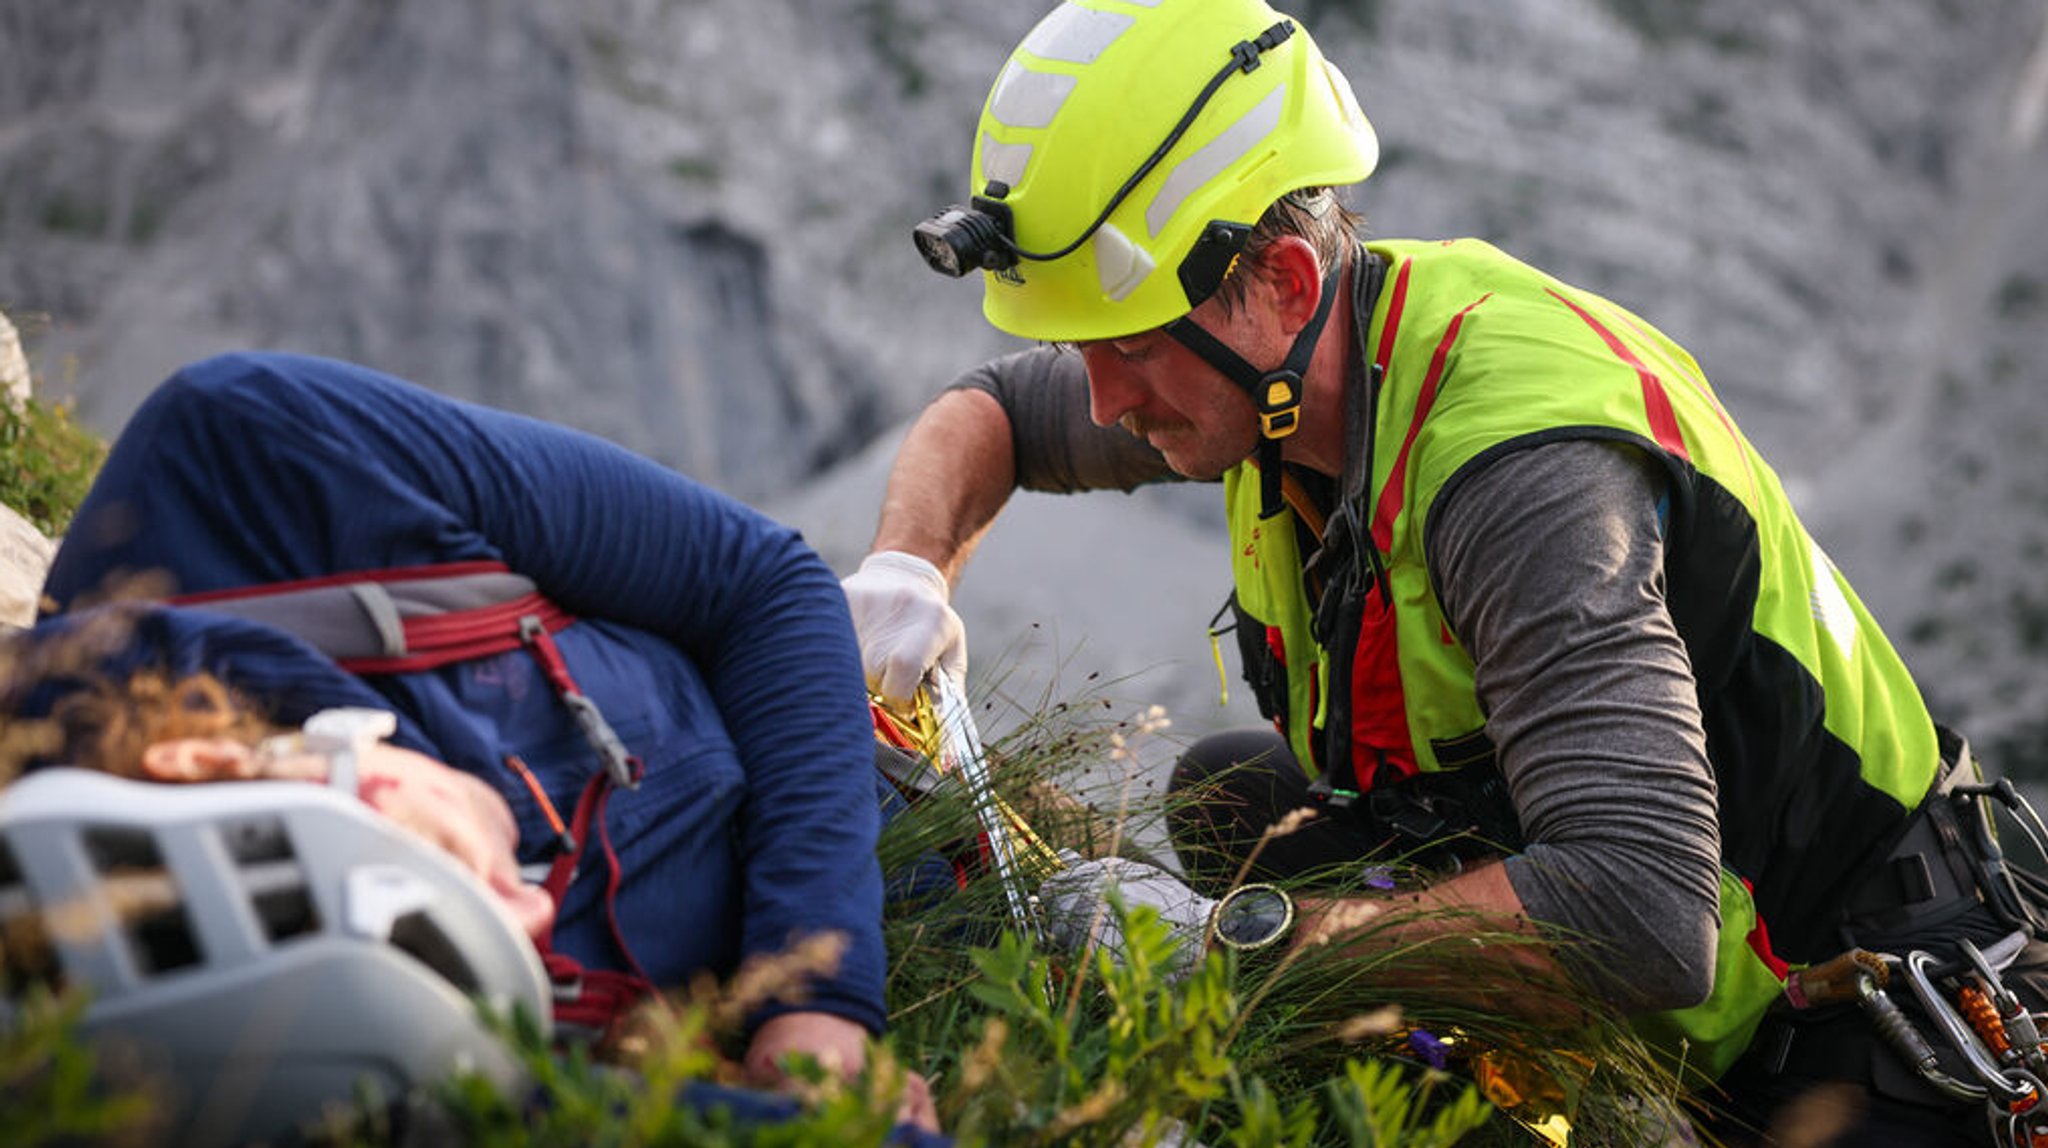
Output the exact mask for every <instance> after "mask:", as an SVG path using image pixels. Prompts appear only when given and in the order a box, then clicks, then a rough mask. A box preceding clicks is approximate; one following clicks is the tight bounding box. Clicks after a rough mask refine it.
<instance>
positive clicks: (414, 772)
mask: <svg viewBox="0 0 2048 1148" xmlns="http://www.w3.org/2000/svg"><path fill="white" fill-rule="evenodd" d="M142 771H143V773H144V774H145V775H147V776H149V777H150V778H152V779H154V780H157V781H181V782H191V781H233V780H247V779H251V778H259V777H260V778H277V779H286V780H296V781H325V780H326V779H327V759H326V758H325V757H324V756H322V755H319V754H309V753H289V752H288V753H283V754H278V755H271V754H265V753H261V752H259V751H257V750H255V749H252V748H250V747H249V746H246V745H243V744H242V743H241V742H237V741H230V740H227V739H223V738H182V739H179V740H177V741H165V742H158V743H156V744H155V745H152V746H150V747H149V748H148V749H147V750H145V751H143V755H142ZM356 792H357V795H358V796H360V797H361V798H362V800H363V803H364V804H366V805H368V806H369V807H370V808H372V809H375V810H376V811H377V812H379V813H382V814H383V815H385V816H386V817H389V818H390V819H391V820H393V821H395V822H397V823H398V824H400V825H402V826H404V827H405V828H407V829H409V830H411V831H412V832H414V833H416V834H418V835H419V836H421V837H424V838H426V839H427V840H428V841H430V842H432V843H433V844H435V845H437V846H440V848H441V849H442V850H443V851H444V852H446V853H448V854H449V855H451V856H453V857H454V858H455V860H456V861H458V862H460V863H461V864H462V865H463V866H464V867H465V868H467V869H468V870H469V871H470V872H472V873H474V874H476V875H477V876H478V877H479V878H481V879H482V880H483V882H484V884H486V885H488V886H490V888H491V891H492V892H494V893H496V894H498V897H499V899H500V900H502V901H503V902H504V904H505V907H506V908H508V909H510V910H511V912H512V916H513V918H514V919H516V920H517V921H518V922H519V926H520V928H521V929H523V930H525V932H526V934H527V936H529V937H533V938H534V939H536V940H539V939H542V938H545V937H546V936H547V935H548V930H549V929H550V928H551V927H552V926H553V924H554V917H555V906H554V902H553V901H552V900H550V899H549V897H548V895H547V893H546V892H545V891H544V890H542V889H540V888H538V887H536V886H533V885H529V884H527V883H526V882H524V881H522V880H520V879H519V862H518V859H517V856H516V854H515V849H516V848H517V846H518V843H519V830H518V826H517V824H516V823H515V822H514V821H513V819H512V810H511V809H510V808H509V807H507V806H506V804H505V801H504V799H503V798H501V797H499V796H498V794H497V793H496V792H495V791H494V790H492V789H491V787H490V786H488V785H485V784H484V783H483V782H481V781H478V780H477V779H476V778H474V777H471V776H469V775H468V774H466V773H463V772H462V771H460V770H457V769H453V768H450V767H449V766H446V765H443V764H441V763H440V762H438V761H435V760H434V759H433V758H430V757H427V756H426V755H424V754H419V753H414V752H413V751H411V750H409V749H400V748H398V747H396V746H390V745H375V746H371V747H370V748H369V749H367V750H365V751H364V752H363V753H362V754H360V755H359V756H358V757H357V758H356Z"/></svg>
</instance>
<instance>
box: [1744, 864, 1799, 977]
mask: <svg viewBox="0 0 2048 1148" xmlns="http://www.w3.org/2000/svg"><path fill="white" fill-rule="evenodd" d="M1737 880H1739V881H1741V882H1742V888H1743V890H1744V891H1745V892H1747V893H1748V894H1749V903H1750V905H1751V906H1752V907H1754V906H1755V904H1756V886H1754V885H1751V884H1750V883H1749V878H1747V877H1739V878H1737ZM1748 940H1749V951H1750V952H1752V953H1755V954H1756V959H1757V960H1760V961H1762V962H1763V963H1764V967H1765V968H1767V969H1769V970H1771V975H1772V976H1774V977H1776V978H1778V979H1779V980H1781V981H1782V980H1784V979H1785V978H1786V976H1788V975H1790V973H1791V972H1792V966H1791V965H1789V964H1787V963H1786V962H1785V959H1784V958H1783V957H1780V956H1779V955H1778V954H1776V953H1774V952H1772V951H1771V931H1770V929H1768V928H1766V927H1765V925H1764V915H1763V914H1762V913H1758V914H1756V927H1755V928H1752V929H1751V930H1750V931H1749V938H1748Z"/></svg>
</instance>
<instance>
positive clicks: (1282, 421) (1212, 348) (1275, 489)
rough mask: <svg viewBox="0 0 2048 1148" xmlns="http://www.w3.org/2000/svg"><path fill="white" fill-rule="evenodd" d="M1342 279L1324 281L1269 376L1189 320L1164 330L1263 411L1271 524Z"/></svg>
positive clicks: (1262, 451) (1265, 496)
mask: <svg viewBox="0 0 2048 1148" xmlns="http://www.w3.org/2000/svg"><path fill="white" fill-rule="evenodd" d="M1342 278H1343V276H1342V275H1326V276H1324V277H1323V297H1322V300H1321V301H1320V302H1319V303H1317V304H1316V313H1315V317H1314V318H1312V319H1310V320H1309V321H1308V326H1306V327H1303V328H1302V329H1301V332H1300V333H1299V334H1297V335H1295V336H1294V345H1293V346H1292V347H1289V348H1288V349H1287V358H1286V360H1285V361H1284V362H1282V363H1281V364H1280V365H1279V366H1278V367H1276V368H1274V369H1273V370H1270V371H1261V370H1259V369H1258V368H1257V367H1254V366H1252V365H1251V364H1250V363H1247V362H1245V361H1244V356H1242V355H1240V354H1238V353H1237V352H1236V351H1233V350H1231V349H1230V348H1229V347H1228V346H1226V345H1224V343H1223V340H1221V339H1218V338H1217V337H1216V336H1214V335H1211V334H1210V333H1209V332H1208V331H1206V330H1204V329H1203V328H1202V327H1201V326H1200V325H1198V324H1197V323H1195V321H1194V320H1193V319H1192V318H1190V317H1189V316H1187V315H1183V316H1181V317H1180V318H1178V319H1175V320H1174V321H1173V322H1171V323H1168V324H1167V325H1166V326H1165V327H1164V328H1162V329H1163V330H1164V331H1165V332H1166V333H1167V334H1169V335H1171V336H1173V338H1174V339H1175V341H1177V342H1179V343H1180V345H1181V346H1183V347H1186V348H1187V349H1188V350H1190V351H1193V352H1194V353H1195V354H1197V355H1199V356H1201V358H1202V360H1203V361H1204V362H1206V363H1208V364H1209V365H1210V366H1212V367H1214V368H1216V370H1217V371H1218V372H1220V373H1221V374H1222V375H1223V377H1224V378H1227V379H1229V380H1230V381H1231V382H1233V383H1236V384H1237V385H1238V386H1240V387H1243V388H1244V390H1245V393H1246V394H1248V395H1250V396H1251V398H1252V402H1253V403H1255V404H1257V405H1258V408H1259V447H1258V457H1257V459H1256V461H1257V464H1258V468H1259V517H1260V518H1271V517H1273V516H1274V515H1276V514H1278V513H1280V511H1281V509H1282V506H1283V503H1282V500H1281V497H1280V440H1281V439H1284V438H1286V437H1287V436H1288V435H1291V434H1293V433H1294V432H1295V431H1296V430H1297V429H1299V427H1300V426H1301V397H1302V375H1303V373H1304V372H1306V371H1307V370H1308V364H1309V360H1310V359H1312V358H1313V357H1314V356H1315V352H1316V340H1317V339H1319V338H1321V337H1322V334H1323V324H1324V322H1326V321H1327V320H1328V319H1329V317H1330V307H1331V304H1333V303H1334V302H1336V299H1337V284H1338V281H1339V280H1341V279H1342Z"/></svg>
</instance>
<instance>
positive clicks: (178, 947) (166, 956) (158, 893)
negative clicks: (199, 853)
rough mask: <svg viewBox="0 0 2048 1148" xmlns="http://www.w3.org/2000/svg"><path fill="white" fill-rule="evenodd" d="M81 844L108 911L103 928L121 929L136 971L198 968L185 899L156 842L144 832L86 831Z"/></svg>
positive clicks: (162, 971)
mask: <svg viewBox="0 0 2048 1148" xmlns="http://www.w3.org/2000/svg"><path fill="white" fill-rule="evenodd" d="M82 842H83V844H84V846H85V855H86V857H87V859H88V860H89V861H90V862H91V863H92V867H93V869H94V870H95V871H97V872H98V873H99V875H100V877H101V886H100V890H101V895H102V896H103V897H104V898H105V903H106V905H107V907H108V908H109V909H110V910H111V911H112V915H113V920H112V921H109V922H106V923H105V925H106V927H111V928H115V929H118V930H120V932H121V935H122V937H123V938H125V939H126V940H127V942H128V949H129V952H130V954H131V955H132V956H133V957H134V958H135V967H136V968H137V970H139V971H140V972H142V973H143V974H145V975H152V974H160V973H168V972H174V971H176V970H178V969H182V968H187V967H190V966H192V965H196V964H198V963H199V945H198V942H197V940H196V939H195V938H194V936H193V934H192V923H191V921H190V920H188V919H187V918H186V916H185V908H184V898H183V896H182V895H181V894H180V892H179V890H178V884H177V882H176V881H175V880H174V879H173V878H172V877H171V874H170V871H169V870H167V869H165V868H164V859H163V855H162V854H161V853H159V852H158V851H157V847H156V838H155V837H154V836H152V835H151V834H150V833H149V832H148V831H147V830H142V829H131V828H127V827H125V826H124V827H118V828H116V827H109V826H100V827H95V828H92V829H88V830H86V831H85V833H84V834H83V835H82Z"/></svg>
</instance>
